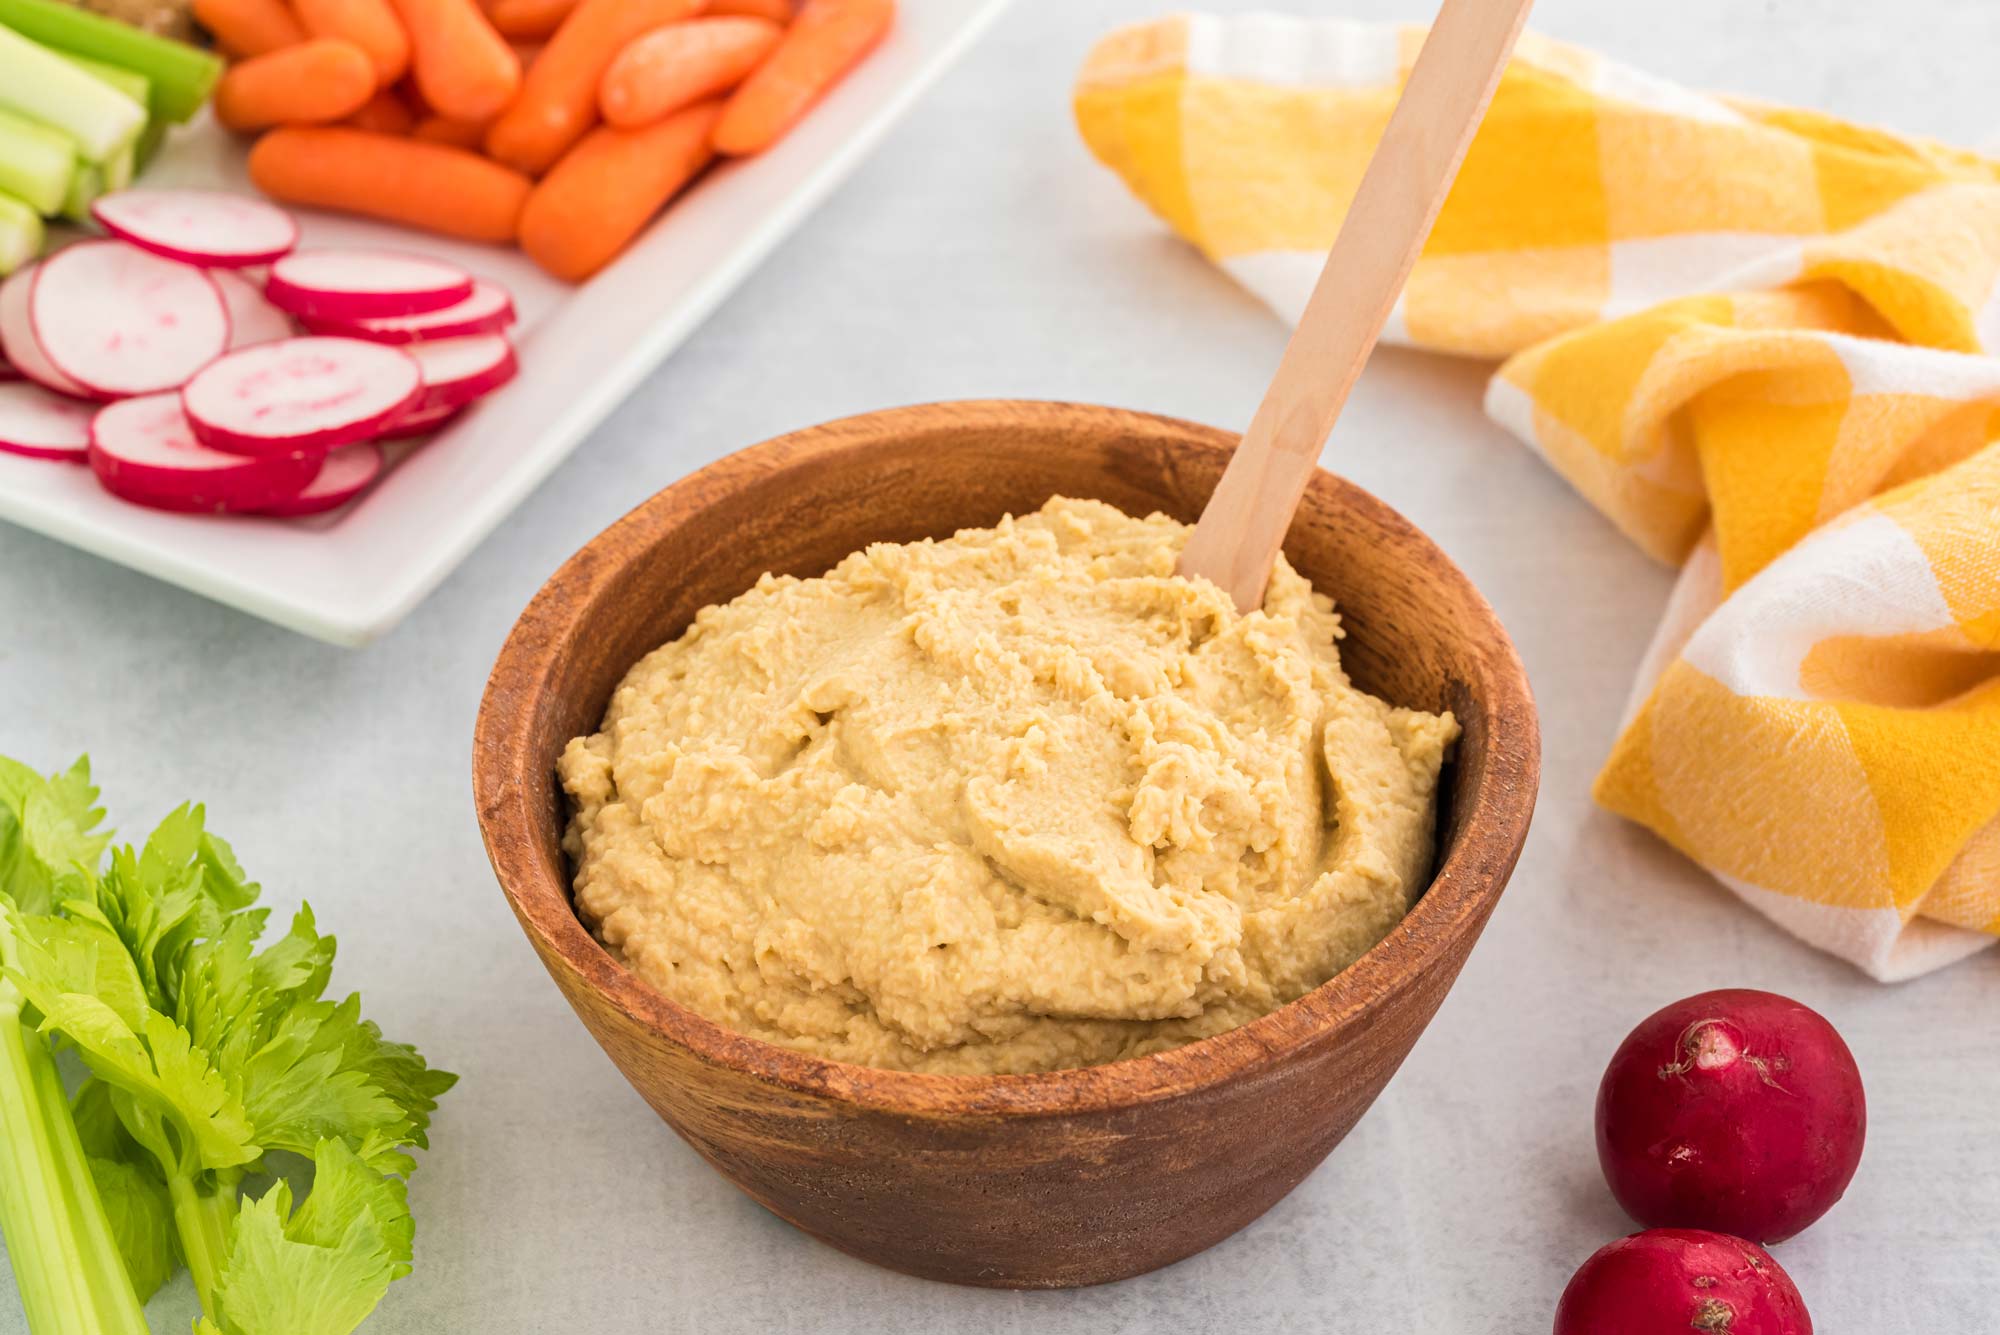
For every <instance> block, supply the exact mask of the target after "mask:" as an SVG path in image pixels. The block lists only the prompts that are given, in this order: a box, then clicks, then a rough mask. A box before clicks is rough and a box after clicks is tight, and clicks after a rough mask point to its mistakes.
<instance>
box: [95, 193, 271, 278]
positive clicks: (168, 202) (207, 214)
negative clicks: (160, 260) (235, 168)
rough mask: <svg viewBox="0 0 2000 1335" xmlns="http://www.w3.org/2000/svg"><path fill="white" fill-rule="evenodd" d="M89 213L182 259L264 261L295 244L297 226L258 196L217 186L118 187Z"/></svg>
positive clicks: (229, 264) (230, 264) (231, 263)
mask: <svg viewBox="0 0 2000 1335" xmlns="http://www.w3.org/2000/svg"><path fill="white" fill-rule="evenodd" d="M90 216H91V217H93V218H95V219H97V221H98V224H99V225H100V226H102V227H103V228H104V230H105V231H107V232H109V233H111V234H112V235H113V236H116V237H120V238H122V239H124V240H126V241H129V242H131V243H132V244H133V245H135V246H138V247H141V248H142V249H145V250H150V251H152V252H153V253H154V254H156V255H164V256H166V257H167V258H168V259H170V260H179V261H180V262H181V263H183V264H199V265H203V266H209V267H215V268H232V269H234V268H241V267H242V266H243V265H246V264H268V263H270V262H271V261H272V260H275V259H277V258H278V257H279V256H280V255H283V254H285V253H287V252H288V251H290V250H291V249H292V247H294V246H296V245H298V243H299V225H298V224H297V223H295V222H293V221H292V216H291V215H290V214H289V213H286V212H285V211H284V210H283V209H281V208H277V207H275V206H274V205H271V204H266V203H265V202H264V201H263V200H261V199H249V198H246V197H244V196H242V195H229V194H224V193H222V192H221V191H218V190H150V189H147V190H119V191H115V192H113V193H112V194H108V195H103V196H100V197H99V199H98V200H97V202H96V203H94V204H92V205H91V206H90Z"/></svg>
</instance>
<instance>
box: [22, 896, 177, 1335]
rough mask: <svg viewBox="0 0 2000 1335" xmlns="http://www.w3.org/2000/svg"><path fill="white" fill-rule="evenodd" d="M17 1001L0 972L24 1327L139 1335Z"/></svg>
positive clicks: (127, 1291) (141, 1330)
mask: <svg viewBox="0 0 2000 1335" xmlns="http://www.w3.org/2000/svg"><path fill="white" fill-rule="evenodd" d="M5 930H6V929H5V928H4V927H0V933H4V932H5ZM4 949H5V943H4V942H0V953H4ZM21 1006H22V997H21V993H20V992H19V990H18V989H16V988H15V987H14V985H13V984H12V983H7V982H0V1228H4V1231H5V1233H6V1237H7V1256H8V1259H9V1260H10V1261H11V1262H12V1263H13V1267H14V1278H15V1280H16V1281H17V1283H18V1285H19V1288H20V1291H21V1307H22V1309H23V1310H24V1312H25V1313H26V1315H27V1318H28V1328H29V1329H30V1330H33V1331H38V1332H39V1331H51V1332H53V1331H90V1332H93V1333H94V1335H146V1317H145V1314H144V1312H142V1311H141V1310H140V1307H139V1298H138V1295H137V1294H135V1293H134V1292H133V1291H132V1281H131V1279H130V1277H129V1276H127V1275H126V1273H125V1263H124V1261H123V1259H122V1258H121V1257H120V1256H119V1254H118V1245H117V1242H116V1241H115V1239H114V1238H113V1236H112V1232H111V1222H110V1220H109V1219H108V1218H107V1217H106V1216H105V1213H104V1205H103V1202H102V1200H101V1199H100V1198H99V1197H98V1194H97V1189H96V1187H95V1186H94V1185H93V1184H92V1183H91V1180H90V1167H89V1164H88V1163H87V1162H86V1161H85V1159H84V1156H83V1146H82V1143H81V1142H80V1141H78V1139H77V1134H76V1121H75V1119H74V1118H73V1117H72V1116H71V1115H70V1109H69V1103H68V1100H67V1099H65V1098H64V1097H63V1088H62V1078H61V1077H60V1076H59V1075H58V1074H57V1072H56V1066H55V1058H54V1056H53V1055H51V1053H50V1052H49V1047H48V1043H47V1041H46V1040H45V1039H43V1037H42V1036H41V1035H40V1034H38V1033H36V1032H35V1031H34V1030H32V1029H30V1028H29V1027H28V1026H27V1025H26V1024H25V1023H23V1021H22V1018H21Z"/></svg>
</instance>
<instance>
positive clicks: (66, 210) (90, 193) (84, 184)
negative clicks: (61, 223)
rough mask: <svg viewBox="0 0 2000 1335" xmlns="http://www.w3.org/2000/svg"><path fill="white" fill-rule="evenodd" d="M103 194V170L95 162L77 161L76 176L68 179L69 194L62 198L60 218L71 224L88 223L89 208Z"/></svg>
mask: <svg viewBox="0 0 2000 1335" xmlns="http://www.w3.org/2000/svg"><path fill="white" fill-rule="evenodd" d="M103 193H104V168H103V167H101V166H99V165H98V164H97V163H95V162H83V161H80V160H79V161H78V162H77V164H76V174H75V175H73V176H71V177H70V178H69V194H67V195H65V196H64V197H63V205H62V216H63V217H65V218H67V219H69V220H70V221H71V222H76V223H87V222H89V221H90V206H91V205H92V204H95V203H96V202H97V197H98V196H99V195H101V194H103Z"/></svg>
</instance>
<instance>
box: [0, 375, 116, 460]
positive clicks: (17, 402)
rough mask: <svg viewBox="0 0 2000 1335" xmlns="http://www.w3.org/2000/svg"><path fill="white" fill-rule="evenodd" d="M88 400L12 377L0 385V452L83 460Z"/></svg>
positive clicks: (87, 437)
mask: <svg viewBox="0 0 2000 1335" xmlns="http://www.w3.org/2000/svg"><path fill="white" fill-rule="evenodd" d="M94 411H95V410H94V409H92V407H91V406H90V405H89V404H87V403H78V402H77V401H76V400H75V399H67V398H64V397H63V396H62V395H60V394H51V393H50V392H49V391H48V390H46V389H43V388H42V387H41V386H40V385H34V384H30V383H29V382H27V381H25V380H13V381H9V382H8V383H6V384H4V385H0V452H4V453H7V454H25V455H27V456H28V457H29V458H30V459H67V460H69V461H70V462H72V463H82V462H83V460H84V457H85V456H86V455H87V454H88V453H89V451H90V419H91V417H92V415H93V413H94Z"/></svg>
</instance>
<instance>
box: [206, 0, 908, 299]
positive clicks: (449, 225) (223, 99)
mask: <svg viewBox="0 0 2000 1335" xmlns="http://www.w3.org/2000/svg"><path fill="white" fill-rule="evenodd" d="M792 4H793V0H195V4H194V12H195V16H196V17H197V18H198V19H200V20H201V22H202V23H203V24H205V25H206V26H207V27H208V29H209V30H210V31H211V32H212V33H214V35H215V37H216V40H217V42H218V43H219V44H220V45H221V46H222V48H223V49H224V50H225V51H226V52H227V53H228V54H229V55H230V56H231V57H232V58H233V59H234V62H235V63H234V64H232V66H231V67H230V69H229V72H228V73H227V74H225V75H224V76H223V78H222V82H221V83H220V84H219V85H218V87H217V88H216V93H215V113H216V116H217V118H218V119H219V120H220V121H221V122H222V123H223V124H224V125H226V126H228V127H230V128H231V129H234V130H239V131H242V132H245V133H254V134H258V135H260V138H259V139H258V140H257V143H256V145H255V146H254V147H253V148H252V149H251V151H250V176H251V179H252V180H253V181H254V182H256V184H257V187H258V188H259V189H261V190H263V191H264V192H265V193H267V194H269V195H271V196H273V197H274V198H277V199H280V200H284V201H286V202H288V203H292V204H300V205H306V206H309V207H314V208H327V209H339V210H343V211H346V212H349V213H360V214H366V215H368V216H370V217H376V218H383V219H387V220H389V221H392V222H397V223H403V224H406V225H409V226H413V227H421V228H426V229H429V230H431V231H435V232H442V233H445V234H447V235H451V236H459V237H466V238H470V239H472V240H477V241H500V242H505V241H515V242H518V243H519V244H520V246H521V248H522V249H523V250H525V251H526V252H527V253H528V255H529V256H531V257H532V258H533V259H534V260H535V262H536V263H537V264H539V265H541V266H542V267H543V268H544V269H546V270H548V271H549V272H550V273H552V274H554V275H556V276H557V277H559V278H563V279H567V280H570V281H577V280H580V279H583V278H586V277H588V276H589V275H591V274H593V273H595V272H597V270H598V269H600V268H602V267H603V266H604V265H605V264H607V263H609V262H610V261H611V260H612V259H613V258H614V257H615V256H617V254H618V253H619V252H620V251H621V250H623V249H624V248H625V246H626V245H627V244H628V243H629V242H630V241H631V240H632V239H633V238H634V237H635V236H637V235H638V234H639V232H640V231H641V229H643V228H644V227H645V225H646V224H647V222H649V221H650V220H651V219H652V218H653V216H654V215H655V214H657V213H658V212H659V210H660V209H661V208H662V207H663V206H665V204H666V203H667V201H668V200H670V199H672V198H673V197H674V196H675V195H676V194H678V193H679V192H680V190H681V189H682V188H683V187H685V186H686V185H687V184H688V182H689V181H691V180H693V179H694V177H695V176H697V175H698V174H699V173H700V172H701V171H702V170H703V168H705V167H706V166H707V165H708V164H709V162H710V161H711V160H713V159H714V158H715V157H716V156H717V155H723V156H728V157H740V156H745V155H748V154H753V153H758V152H761V151H762V150H764V149H765V148H768V147H769V146H770V145H772V144H774V143H776V142H777V141H778V140H779V139H780V138H782V137H783V136H784V134H785V133H786V132H787V131H788V130H790V129H791V128H792V126H793V125H795V124H796V123H797V122H798V121H799V119H800V118H801V117H802V116H804V115H805V113H806V112H807V111H808V110H810V109H811V107H812V105H813V104H814V103H815V102H816V101H818V100H819V98H820V96H821V95H822V94H823V93H825V92H826V91H827V89H829V88H830V87H832V86H833V84H835V83H836V82H838V81H839V79H840V78H841V77H842V76H843V75H844V74H846V72H847V71H848V70H849V69H851V68H852V67H853V66H854V65H855V64H856V63H857V62H858V61H859V60H860V59H861V58H862V57H863V56H864V55H866V54H867V53H868V51H869V50H870V49H871V48H872V47H873V46H874V45H875V44H876V43H877V42H878V41H879V40H880V39H881V37H882V35H883V34H884V33H885V32H886V31H887V30H888V28H889V25H890V23H891V22H892V20H893V18H894V15H895V0H804V3H803V4H802V5H801V6H800V8H799V9H798V11H797V12H796V13H794V12H793V9H792Z"/></svg>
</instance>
